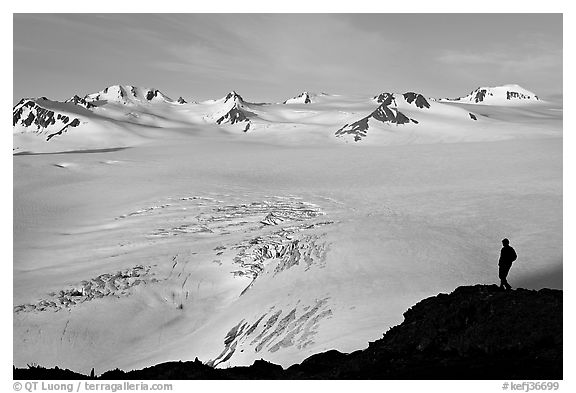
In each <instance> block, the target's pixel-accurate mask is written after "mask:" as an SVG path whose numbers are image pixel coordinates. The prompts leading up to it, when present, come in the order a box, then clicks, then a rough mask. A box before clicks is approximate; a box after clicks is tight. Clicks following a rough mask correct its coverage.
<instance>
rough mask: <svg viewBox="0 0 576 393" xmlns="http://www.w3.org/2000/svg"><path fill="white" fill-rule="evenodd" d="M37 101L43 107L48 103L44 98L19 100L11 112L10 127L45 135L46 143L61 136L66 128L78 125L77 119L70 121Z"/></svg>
mask: <svg viewBox="0 0 576 393" xmlns="http://www.w3.org/2000/svg"><path fill="white" fill-rule="evenodd" d="M38 101H42V102H43V105H48V104H49V102H50V101H49V100H48V99H47V98H46V97H42V98H39V99H36V100H34V99H29V98H25V99H22V100H20V102H18V104H16V106H14V108H13V110H12V126H13V127H20V128H21V129H24V130H30V131H33V132H36V133H42V134H44V133H46V134H48V137H47V139H46V140H47V141H48V140H50V139H51V138H52V137H53V136H55V135H61V134H62V133H63V132H65V131H66V130H67V129H68V127H77V126H78V125H80V120H79V119H72V121H70V120H71V119H70V117H69V116H67V115H64V114H62V113H58V112H55V111H54V110H51V109H48V108H46V107H44V106H42V105H40V104H38ZM44 101H46V103H44ZM54 131H56V132H54Z"/></svg>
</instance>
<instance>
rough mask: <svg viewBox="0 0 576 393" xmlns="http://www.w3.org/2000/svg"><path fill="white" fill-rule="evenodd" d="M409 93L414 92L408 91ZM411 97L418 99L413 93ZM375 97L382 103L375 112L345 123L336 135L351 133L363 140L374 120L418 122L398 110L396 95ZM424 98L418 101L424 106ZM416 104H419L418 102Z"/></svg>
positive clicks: (356, 140) (388, 94)
mask: <svg viewBox="0 0 576 393" xmlns="http://www.w3.org/2000/svg"><path fill="white" fill-rule="evenodd" d="M407 94H414V93H407ZM409 98H413V99H412V101H411V102H413V101H415V100H416V98H417V97H416V96H415V97H412V96H411V95H409ZM374 99H375V100H376V101H377V102H378V103H380V106H379V107H378V108H376V110H375V111H374V112H372V113H371V114H369V115H368V116H366V117H364V118H362V119H360V120H358V121H356V122H354V123H352V124H345V125H344V127H342V128H340V129H339V130H338V131H336V136H337V137H343V136H346V135H351V136H353V137H354V141H355V142H358V141H361V140H362V138H365V137H366V136H367V134H368V130H369V129H370V123H371V122H374V121H375V122H377V123H385V124H407V123H410V122H412V123H414V124H418V121H417V120H414V119H411V118H409V117H408V116H406V115H405V114H404V113H402V112H400V110H398V107H397V104H396V97H395V96H394V94H392V93H382V94H379V95H378V96H376V97H374ZM422 99H423V97H422ZM422 99H420V101H418V103H419V104H420V105H422V106H423V107H424V104H423V102H422ZM424 102H425V103H426V104H427V105H428V107H429V106H430V105H429V104H428V102H426V100H425V99H424ZM415 104H416V105H418V104H417V103H415Z"/></svg>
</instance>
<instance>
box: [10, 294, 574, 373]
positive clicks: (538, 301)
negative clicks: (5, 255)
mask: <svg viewBox="0 0 576 393" xmlns="http://www.w3.org/2000/svg"><path fill="white" fill-rule="evenodd" d="M562 303H563V294H562V291H561V290H552V289H541V290H539V291H534V290H526V289H516V290H511V291H501V290H500V289H499V288H498V286H496V285H475V286H464V287H458V288H457V289H456V290H455V291H454V292H452V293H450V294H443V293H441V294H439V295H437V296H434V297H430V298H427V299H424V300H422V301H420V302H419V303H417V304H416V305H414V306H413V307H411V308H410V309H409V310H408V311H406V312H405V313H404V321H403V322H402V323H401V324H400V325H398V326H395V327H393V328H391V329H390V330H388V331H387V332H386V333H385V334H384V336H383V337H382V338H381V339H379V340H376V341H374V342H370V343H369V345H368V348H366V349H363V350H358V351H356V352H353V353H350V354H344V353H341V352H338V351H335V350H332V351H328V352H324V353H320V354H316V355H313V356H311V357H309V358H307V359H305V360H304V361H303V362H302V363H300V364H295V365H293V366H291V367H289V368H287V369H283V368H282V367H281V366H278V365H275V364H272V363H269V362H266V361H265V360H260V361H256V362H254V364H253V365H251V366H249V367H232V368H226V369H216V368H213V367H211V366H210V365H208V364H204V363H202V362H201V361H199V360H198V359H196V360H195V361H189V362H181V361H180V362H168V363H162V364H158V365H155V366H152V367H148V368H145V369H142V370H134V371H128V372H125V371H121V370H113V371H108V372H105V373H104V374H102V375H101V376H100V377H99V378H100V379H529V380H540V379H543V380H550V379H562V377H563V374H562V362H563V360H562V353H563V347H562V346H563V340H562ZM246 328H247V329H248V326H247V327H246ZM242 330H244V327H242V326H241V325H240V324H239V325H238V327H237V329H236V330H234V331H231V332H230V334H229V338H227V340H228V343H229V344H230V343H232V342H234V340H235V337H237V336H239V335H240V334H241V331H242ZM248 330H249V329H248ZM86 378H88V377H87V376H84V375H81V374H77V373H74V372H72V371H69V370H62V369H58V368H55V369H45V368H43V367H38V366H35V367H29V368H27V369H16V368H15V369H14V379H86Z"/></svg>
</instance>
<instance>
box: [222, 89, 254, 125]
mask: <svg viewBox="0 0 576 393" xmlns="http://www.w3.org/2000/svg"><path fill="white" fill-rule="evenodd" d="M223 105H224V108H225V109H223V112H224V113H223V114H222V115H220V116H219V117H218V118H217V120H216V124H237V123H245V128H244V132H247V131H248V130H249V129H250V119H249V116H250V115H251V112H250V111H248V110H247V109H246V106H245V102H244V99H243V98H242V96H240V94H238V93H236V92H235V91H231V92H230V93H228V94H227V95H226V97H224V102H223Z"/></svg>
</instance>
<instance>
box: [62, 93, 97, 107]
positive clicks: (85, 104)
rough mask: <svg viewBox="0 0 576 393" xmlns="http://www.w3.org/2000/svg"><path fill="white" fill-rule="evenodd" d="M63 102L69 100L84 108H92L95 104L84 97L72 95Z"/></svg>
mask: <svg viewBox="0 0 576 393" xmlns="http://www.w3.org/2000/svg"><path fill="white" fill-rule="evenodd" d="M64 102H70V103H72V104H74V105H78V106H81V107H84V108H86V109H90V108H94V107H95V106H96V105H94V104H92V103H91V102H89V101H86V100H85V99H84V98H82V97H79V96H77V95H74V97H72V98H69V99H67V100H66V101H64Z"/></svg>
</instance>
